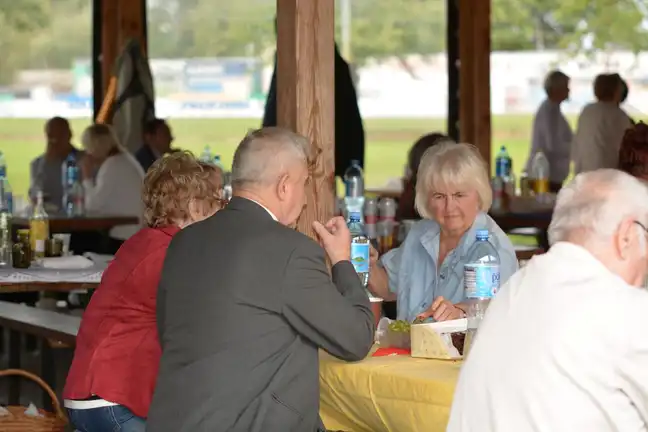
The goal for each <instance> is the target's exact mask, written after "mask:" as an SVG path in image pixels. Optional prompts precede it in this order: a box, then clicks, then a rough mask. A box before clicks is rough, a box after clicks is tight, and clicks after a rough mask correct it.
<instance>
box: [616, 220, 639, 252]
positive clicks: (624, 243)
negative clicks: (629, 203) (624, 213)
mask: <svg viewBox="0 0 648 432" xmlns="http://www.w3.org/2000/svg"><path fill="white" fill-rule="evenodd" d="M635 241H637V232H636V224H635V222H634V220H633V219H631V218H625V219H623V221H621V224H619V228H617V230H616V233H615V234H614V247H615V248H616V249H617V253H618V254H619V256H620V257H621V258H622V259H623V260H625V259H627V258H628V257H629V253H630V248H631V246H632V243H633V242H635Z"/></svg>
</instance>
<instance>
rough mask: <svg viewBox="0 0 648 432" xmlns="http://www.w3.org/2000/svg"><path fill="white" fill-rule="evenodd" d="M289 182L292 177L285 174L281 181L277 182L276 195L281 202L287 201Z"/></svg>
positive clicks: (280, 178)
mask: <svg viewBox="0 0 648 432" xmlns="http://www.w3.org/2000/svg"><path fill="white" fill-rule="evenodd" d="M289 180H290V176H289V175H288V173H284V174H282V175H281V176H280V177H279V181H278V182H277V190H276V193H277V197H278V198H279V200H280V201H284V200H285V199H286V196H287V194H288V181H289Z"/></svg>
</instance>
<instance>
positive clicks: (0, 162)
mask: <svg viewBox="0 0 648 432" xmlns="http://www.w3.org/2000/svg"><path fill="white" fill-rule="evenodd" d="M0 182H2V196H1V197H0V199H2V203H3V208H4V209H6V210H7V211H8V212H9V213H10V214H11V213H13V191H12V189H11V184H10V183H9V178H8V177H7V160H6V159H5V156H4V153H3V152H2V151H0Z"/></svg>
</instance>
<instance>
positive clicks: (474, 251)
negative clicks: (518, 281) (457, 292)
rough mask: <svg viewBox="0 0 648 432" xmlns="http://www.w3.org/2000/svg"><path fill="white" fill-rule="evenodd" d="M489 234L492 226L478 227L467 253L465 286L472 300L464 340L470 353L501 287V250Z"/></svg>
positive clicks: (469, 303)
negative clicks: (488, 228) (478, 330)
mask: <svg viewBox="0 0 648 432" xmlns="http://www.w3.org/2000/svg"><path fill="white" fill-rule="evenodd" d="M488 238H489V232H488V230H486V229H480V230H477V233H476V242H475V244H473V245H472V247H471V248H470V249H469V250H468V252H467V254H466V259H467V263H466V264H465V265H464V290H465V293H466V301H467V303H468V309H467V311H466V318H467V319H468V331H467V333H466V339H465V343H464V356H466V355H468V352H469V351H470V348H471V346H472V343H473V341H474V338H475V336H476V334H477V329H478V328H479V324H480V323H481V320H482V319H483V317H484V314H485V313H486V309H487V308H488V305H489V303H490V301H491V299H492V298H493V297H494V296H495V294H497V291H498V290H499V287H500V259H499V254H498V253H497V249H495V246H493V244H492V243H491V242H490V241H488Z"/></svg>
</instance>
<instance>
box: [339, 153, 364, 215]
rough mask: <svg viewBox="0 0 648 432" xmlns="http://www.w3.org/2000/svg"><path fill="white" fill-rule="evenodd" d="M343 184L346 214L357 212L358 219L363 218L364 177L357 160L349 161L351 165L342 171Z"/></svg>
mask: <svg viewBox="0 0 648 432" xmlns="http://www.w3.org/2000/svg"><path fill="white" fill-rule="evenodd" d="M344 184H345V185H346V193H345V196H344V204H345V205H346V209H347V212H348V214H349V215H350V214H351V213H359V214H360V220H364V216H363V211H364V202H365V197H364V177H363V173H362V168H361V167H360V162H359V161H357V160H354V161H351V165H350V166H349V168H347V169H346V171H345V172H344Z"/></svg>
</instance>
